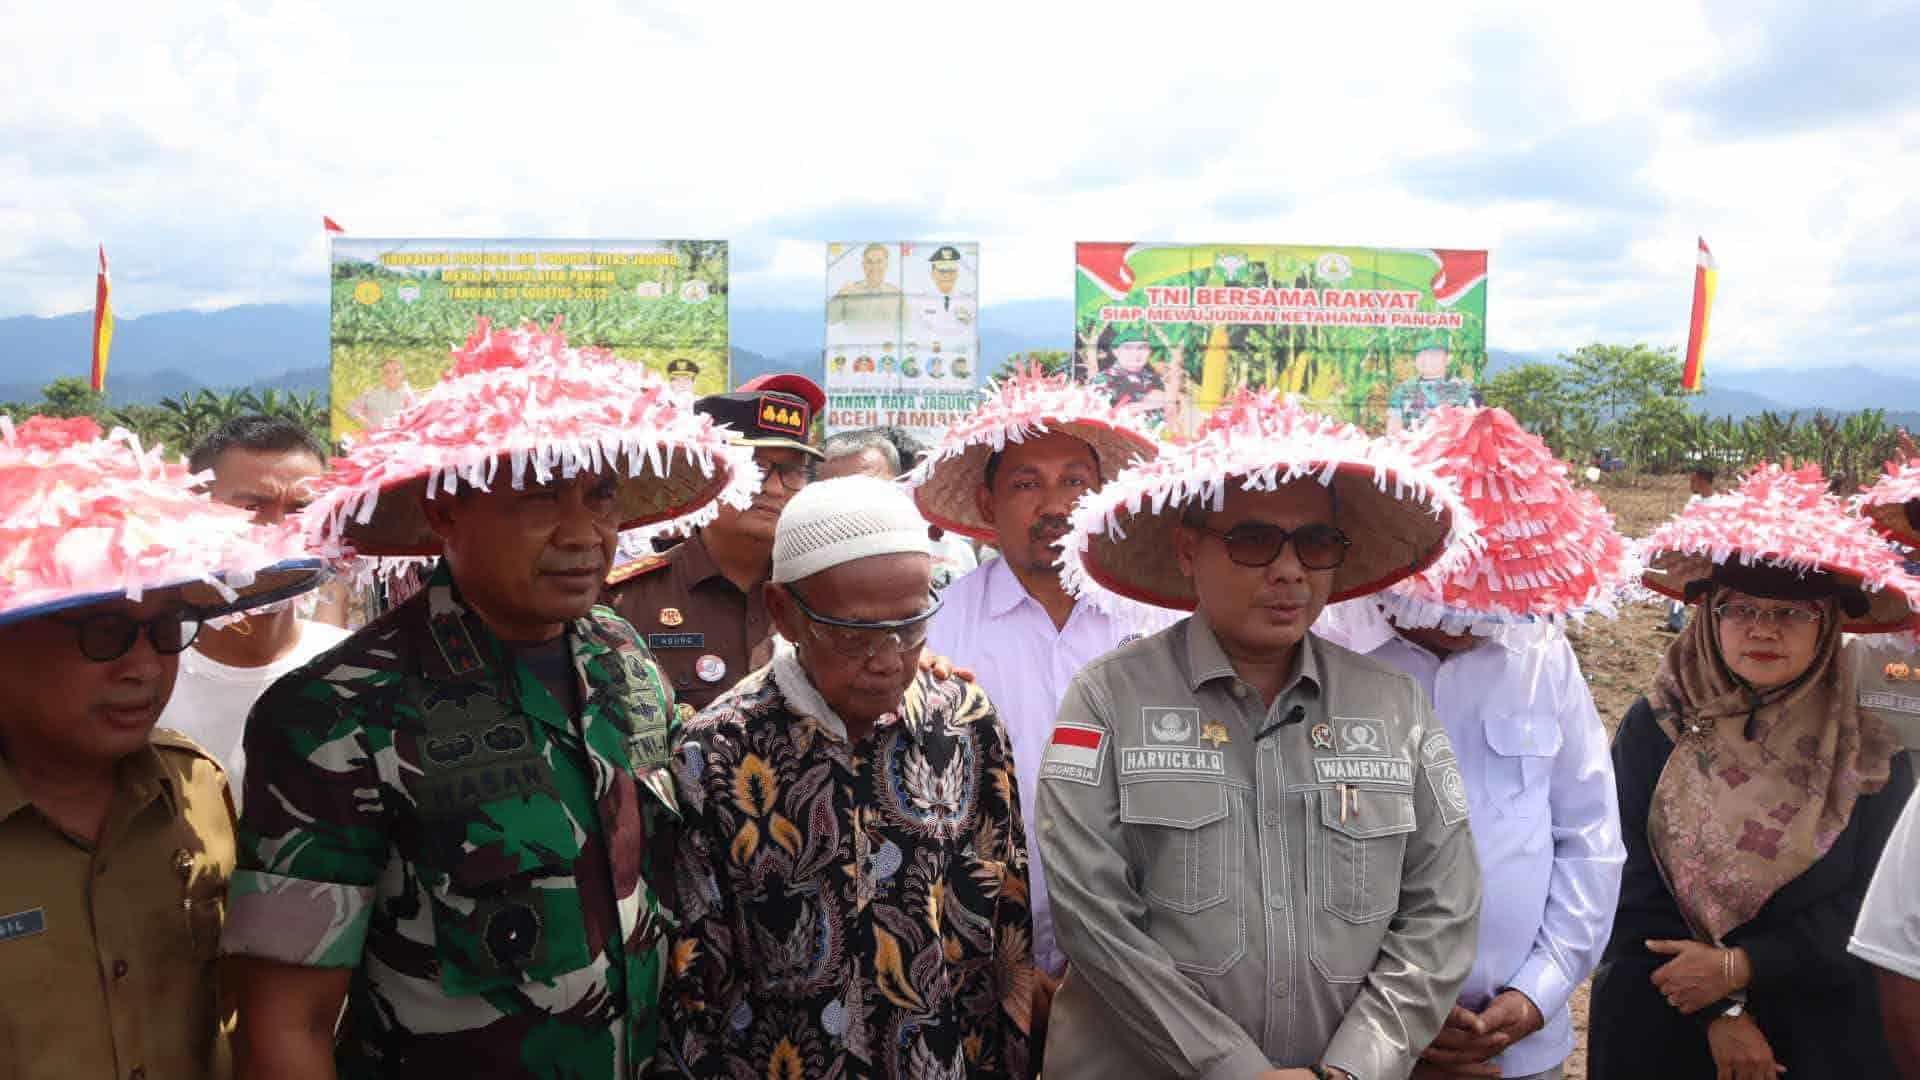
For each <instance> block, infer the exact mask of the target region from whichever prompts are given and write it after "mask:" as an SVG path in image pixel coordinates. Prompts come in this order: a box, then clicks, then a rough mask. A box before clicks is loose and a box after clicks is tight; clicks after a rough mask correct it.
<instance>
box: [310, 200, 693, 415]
mask: <svg viewBox="0 0 1920 1080" xmlns="http://www.w3.org/2000/svg"><path fill="white" fill-rule="evenodd" d="M331 262H332V317H333V323H332V352H333V374H332V382H333V436H334V438H335V439H339V438H341V437H343V436H350V435H352V434H353V433H354V432H356V431H359V430H360V429H361V428H363V427H366V426H369V425H371V424H377V423H380V422H381V421H383V420H385V419H386V418H388V417H390V416H392V415H393V414H394V413H396V412H398V411H400V410H401V409H404V408H406V407H407V406H408V405H410V404H412V403H413V402H414V401H416V400H418V398H419V395H420V394H421V393H423V392H425V391H426V389H427V388H429V387H431V386H432V385H433V384H435V383H437V382H439V381H440V378H441V376H442V374H443V373H444V372H445V371H446V368H447V363H448V350H449V349H451V348H452V347H453V346H455V345H458V344H461V343H463V342H465V341H466V340H467V337H468V335H470V334H472V333H473V330H474V326H475V321H476V319H478V318H479V317H480V316H486V317H488V318H490V319H492V320H493V322H494V324H495V325H507V326H511V325H517V324H518V323H520V322H521V321H522V320H527V319H530V320H532V321H534V322H537V323H539V324H540V325H542V326H546V325H550V324H551V323H552V322H553V321H554V320H555V319H556V318H558V319H559V320H561V323H560V325H561V328H562V330H564V331H565V333H566V335H567V341H568V344H570V345H575V346H595V347H599V348H604V349H609V350H611V351H613V352H614V353H615V354H616V355H618V356H620V357H621V358H623V359H627V360H632V361H635V362H638V363H643V364H645V365H647V366H648V367H649V368H651V369H653V370H655V371H657V372H659V373H660V374H661V375H662V376H663V377H666V378H668V379H669V380H670V381H672V382H673V383H675V385H677V386H678V387H680V388H681V389H684V390H687V391H689V392H691V393H694V394H713V393H721V392H724V391H726V390H727V389H729V387H730V386H731V383H730V382H729V381H728V377H727V355H728V354H727V245H726V242H725V241H720V240H527V239H517V240H516V239H503V240H413V239H403V240H395V239H368V238H362V237H352V236H337V237H335V238H334V240H333V252H332V259H331Z"/></svg>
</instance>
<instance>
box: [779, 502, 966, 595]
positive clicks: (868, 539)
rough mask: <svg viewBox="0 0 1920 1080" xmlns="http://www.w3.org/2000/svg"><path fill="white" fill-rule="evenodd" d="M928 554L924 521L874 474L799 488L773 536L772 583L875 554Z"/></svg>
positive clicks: (786, 581)
mask: <svg viewBox="0 0 1920 1080" xmlns="http://www.w3.org/2000/svg"><path fill="white" fill-rule="evenodd" d="M902 554H913V555H926V554H929V547H928V542H927V520H926V519H925V518H923V517H921V516H920V511H919V510H918V509H916V508H915V507H914V505H913V499H912V498H911V497H909V496H908V495H907V493H906V492H905V491H903V490H901V488H900V487H899V486H898V485H896V484H893V483H890V482H888V481H886V480H881V479H879V478H877V477H872V476H845V477H841V478H840V479H838V480H822V481H819V482H818V483H813V484H808V485H807V486H806V487H804V488H801V489H800V493H799V494H798V495H795V496H794V497H793V498H792V499H791V500H790V501H789V502H788V503H787V508H786V509H785V510H782V511H781V512H780V524H779V525H777V526H775V528H774V532H773V580H774V581H776V582H779V583H780V584H782V585H784V584H787V583H788V582H793V581H799V580H801V579H803V578H809V577H812V576H813V575H815V574H818V573H820V572H821V571H822V570H831V569H833V568H834V567H836V566H839V565H840V564H842V563H849V562H852V561H853V560H855V559H865V558H870V557H872V556H874V555H902Z"/></svg>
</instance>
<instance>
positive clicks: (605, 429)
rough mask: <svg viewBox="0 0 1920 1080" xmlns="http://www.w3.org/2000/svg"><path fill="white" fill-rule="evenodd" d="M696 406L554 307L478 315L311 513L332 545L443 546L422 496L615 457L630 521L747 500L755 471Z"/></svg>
mask: <svg viewBox="0 0 1920 1080" xmlns="http://www.w3.org/2000/svg"><path fill="white" fill-rule="evenodd" d="M691 406H692V402H691V401H690V400H689V399H687V398H686V397H685V396H684V395H676V394H675V393H673V391H672V390H670V389H669V388H668V386H667V384H666V383H665V382H663V381H661V380H660V379H658V378H657V377H655V376H653V375H651V374H649V373H648V372H647V371H646V370H645V369H643V368H642V367H640V365H638V364H632V363H628V362H627V361H624V360H620V359H618V358H617V357H615V356H614V355H613V354H612V353H610V352H607V351H606V350H603V349H575V348H571V347H569V346H568V345H567V339H566V337H565V335H564V334H562V333H561V332H560V329H559V322H558V320H556V321H555V323H554V325H553V326H552V327H550V328H548V329H545V330H542V329H540V328H539V327H537V326H534V325H533V324H531V323H526V324H523V325H521V326H520V327H518V328H517V329H511V330H504V329H496V328H494V327H493V326H492V325H491V324H490V323H489V322H488V320H486V319H484V318H482V319H480V320H479V324H478V327H477V328H476V329H475V330H474V332H473V336H472V337H470V338H468V339H467V343H466V345H465V346H463V347H461V348H457V349H454V350H453V368H452V370H451V372H450V373H449V374H448V376H447V378H446V380H445V381H443V382H441V383H440V384H439V385H438V386H435V387H434V388H433V389H432V390H430V391H428V392H427V394H426V395H425V396H424V397H423V398H422V399H421V400H420V402H419V403H418V404H417V405H415V406H413V407H412V408H410V409H407V410H406V411H404V412H402V413H400V414H399V415H397V416H395V417H393V418H392V419H391V420H389V421H388V422H387V423H385V424H383V425H381V426H379V427H376V428H373V429H370V430H369V431H367V432H365V433H364V434H363V435H362V436H361V439H360V442H359V443H358V444H357V445H355V446H354V448H353V450H352V451H351V452H350V453H349V454H347V455H346V456H345V457H341V458H336V459H335V460H334V462H333V466H332V468H330V469H329V470H328V471H327V475H326V476H324V477H322V478H321V480H320V481H319V483H318V484H316V485H315V495H316V497H315V500H314V502H313V504H312V505H311V506H310V507H309V508H308V509H307V512H306V514H305V515H304V517H305V518H306V520H307V522H308V528H309V532H310V535H311V538H312V540H313V542H314V543H315V545H316V546H318V547H320V548H321V549H322V550H323V551H325V552H327V553H328V554H335V553H345V554H354V555H363V556H393V555H437V554H439V553H440V541H439V539H438V538H437V537H436V536H435V535H434V534H433V531H432V530H431V529H429V528H428V527H427V519H426V514H425V512H424V509H423V507H422V505H421V500H422V499H430V498H433V497H435V496H436V495H440V494H451V493H452V492H454V491H455V490H457V489H458V487H459V485H461V484H467V485H471V486H472V487H476V488H482V489H485V488H487V487H489V486H490V485H492V484H494V483H500V482H507V483H511V484H512V485H513V486H514V487H520V486H521V485H522V484H524V483H526V482H527V480H528V478H530V477H531V478H532V480H533V482H535V483H544V482H546V481H548V480H549V479H551V478H553V477H555V476H559V477H571V476H575V475H578V474H580V473H584V472H601V471H611V472H615V473H617V474H618V475H619V476H620V477H621V480H622V483H621V485H620V490H619V495H618V498H619V501H620V508H621V525H620V527H621V528H622V529H632V528H638V527H641V526H647V525H653V524H663V525H664V523H667V522H673V523H675V524H679V523H680V519H685V518H689V517H691V518H693V519H694V520H693V521H692V524H695V525H697V524H701V523H702V521H701V519H704V518H711V517H712V516H713V515H714V514H715V513H718V511H719V507H718V506H717V505H716V500H717V499H724V500H726V501H728V502H731V503H734V504H736V505H740V506H745V505H747V504H748V503H749V502H750V501H751V499H752V497H753V492H754V490H755V489H756V488H757V487H758V484H759V472H758V470H757V469H756V468H755V467H754V465H753V463H752V458H751V454H752V451H751V450H745V449H740V448H734V447H730V446H728V445H727V440H728V438H729V435H728V433H727V431H726V429H725V428H721V427H717V426H715V425H714V423H713V421H712V420H710V419H709V418H707V417H705V416H701V415H699V414H697V413H695V412H694V411H693V409H692V407H691Z"/></svg>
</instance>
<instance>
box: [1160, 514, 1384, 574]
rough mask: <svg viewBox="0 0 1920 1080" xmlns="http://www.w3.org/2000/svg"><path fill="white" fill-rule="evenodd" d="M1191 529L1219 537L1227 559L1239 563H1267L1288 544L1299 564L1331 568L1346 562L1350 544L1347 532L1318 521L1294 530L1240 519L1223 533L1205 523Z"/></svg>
mask: <svg viewBox="0 0 1920 1080" xmlns="http://www.w3.org/2000/svg"><path fill="white" fill-rule="evenodd" d="M1194 528H1196V529H1198V530H1199V531H1201V532H1203V533H1206V534H1207V535H1208V536H1213V537H1218V538H1219V540H1220V542H1221V543H1222V544H1224V545H1226V548H1227V558H1229V559H1232V560H1233V561H1234V563H1235V564H1236V565H1239V566H1267V565H1270V564H1271V563H1272V562H1273V560H1275V559H1277V558H1279V557H1280V553H1281V552H1282V551H1285V550H1286V549H1287V545H1288V544H1289V543H1291V544H1292V545H1293V554H1294V556H1295V557H1296V558H1298V559H1299V560H1300V565H1301V566H1304V567H1306V568H1307V569H1309V570H1331V569H1333V568H1334V567H1336V566H1339V565H1340V564H1341V563H1343V562H1345V561H1346V559H1347V549H1348V548H1350V547H1352V546H1353V541H1352V540H1349V539H1348V538H1347V534H1346V533H1343V532H1341V531H1340V530H1339V529H1336V528H1334V527H1333V526H1331V525H1325V524H1322V523H1320V522H1317V521H1316V522H1312V523H1310V524H1307V525H1302V526H1300V527H1299V528H1297V529H1286V528H1282V527H1280V526H1278V525H1269V524H1267V523H1265V522H1261V521H1243V522H1240V523H1239V524H1238V525H1235V526H1234V527H1233V528H1231V529H1228V530H1227V531H1226V532H1220V531H1218V530H1215V529H1209V528H1207V527H1206V526H1205V525H1196V526H1194Z"/></svg>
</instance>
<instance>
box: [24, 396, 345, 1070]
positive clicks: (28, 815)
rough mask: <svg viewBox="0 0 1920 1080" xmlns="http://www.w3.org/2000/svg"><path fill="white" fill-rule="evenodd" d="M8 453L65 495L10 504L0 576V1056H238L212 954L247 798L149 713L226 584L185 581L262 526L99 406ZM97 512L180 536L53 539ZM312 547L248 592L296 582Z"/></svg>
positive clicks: (309, 575)
mask: <svg viewBox="0 0 1920 1080" xmlns="http://www.w3.org/2000/svg"><path fill="white" fill-rule="evenodd" d="M29 455H31V456H29ZM143 470H150V471H147V472H146V475H142V473H143ZM0 474H8V475H10V476H12V477H14V478H15V479H16V480H18V481H20V482H22V483H24V484H25V485H26V486H27V487H29V488H31V489H33V490H25V491H20V490H19V489H17V488H16V489H14V490H15V491H16V493H18V494H19V495H20V497H21V502H20V505H37V506H41V507H48V506H52V507H57V508H58V510H59V512H60V520H58V521H45V520H34V521H30V522H16V521H8V520H6V519H5V518H4V517H0V563H7V564H9V565H10V566H12V567H13V568H14V569H13V570H11V571H10V572H9V574H8V575H6V576H5V577H0V688H4V694H5V700H6V707H5V708H0V865H3V866H5V868H6V869H5V872H4V873H0V1076H4V1077H8V1078H10V1080H11V1078H21V1080H36V1078H42V1077H44V1078H48V1080H52V1078H56V1077H58V1078H61V1080H66V1078H69V1077H99V1078H117V1080H146V1078H147V1077H149V1076H151V1077H153V1078H154V1080H162V1078H169V1077H206V1076H225V1075H226V1074H227V1072H228V1068H229V1065H228V1054H227V1046H226V1039H225V1036H224V1035H223V1033H222V1028H223V1024H222V1018H223V1016H225V1015H226V1014H227V1012H228V1010H227V1009H226V1007H225V1005H224V1004H223V1003H222V1001H221V999H220V987H219V982H218V980H217V979H216V977H215V971H214V958H215V954H216V950H217V949H218V947H219V944H220V923H221V914H222V911H223V906H224V900H225V897H226V889H227V877H228V875H229V874H230V873H231V872H232V870H233V865H234V835H233V808H232V804H231V802H230V801H229V800H228V798H227V783H226V776H225V774H224V773H223V772H222V771H221V768H220V766H219V764H218V763H217V762H215V761H214V759H213V758H212V757H211V756H210V755H208V754H207V753H206V751H204V750H202V749H200V747H199V746H197V745H195V744H194V743H193V741H192V740H190V739H188V738H186V737H185V736H183V735H179V734H178V733H175V732H170V731H163V730H156V729H155V728H154V724H155V722H156V721H158V719H159V717H160V712H161V710H162V709H163V708H164V707H165V706H166V704H167V699H168V696H169V695H170V694H171V692H172V690H173V685H174V678H175V674H176V672H177V671H178V669H179V660H180V653H181V652H182V651H183V650H185V649H186V648H187V647H188V646H190V645H192V644H193V641H194V636H195V634H196V633H197V632H198V630H199V626H200V619H201V618H202V617H203V615H205V614H206V611H205V605H219V606H226V605H227V604H228V598H226V597H222V596H219V595H217V594H216V593H215V592H214V590H212V589H210V588H205V587H199V586H196V587H194V588H192V589H187V588H180V587H176V586H179V584H180V582H182V581H192V580H195V579H199V578H201V577H202V576H204V575H207V574H210V573H219V572H222V571H251V570H253V569H255V568H256V566H257V565H258V564H257V563H254V562H251V560H253V559H255V558H257V557H259V556H260V555H261V554H262V553H263V552H264V549H263V548H261V547H258V546H248V544H247V542H246V540H245V538H246V537H247V535H248V533H249V530H250V526H249V525H248V523H247V515H246V514H245V513H244V512H243V511H240V510H235V509H231V508H228V507H221V506H217V505H215V504H214V503H213V502H212V500H210V499H208V498H207V497H206V496H204V495H198V494H194V493H193V492H191V491H190V489H189V487H188V484H187V471H186V469H185V468H184V467H181V466H173V467H172V468H171V469H169V468H167V467H165V466H162V465H160V464H159V463H158V462H157V461H145V462H143V461H142V460H141V459H140V457H139V455H138V453H137V451H136V450H135V449H134V448H133V446H132V445H131V443H130V441H127V442H114V441H110V440H104V439H100V438H99V430H98V429H97V428H92V427H91V422H86V423H79V424H71V425H69V424H64V423H61V422H48V421H45V420H41V419H39V418H34V419H30V420H28V421H27V422H26V423H24V424H22V425H21V426H20V429H19V430H18V432H17V433H16V434H15V436H14V437H13V438H12V439H10V440H7V441H5V442H0ZM55 491H62V492H63V493H64V494H63V497H62V498H60V499H59V500H57V501H55V500H51V499H49V498H48V496H49V495H50V494H52V493H53V492H55ZM35 516H36V517H38V513H37V512H36V515H35ZM99 529H106V530H116V531H117V530H126V531H128V532H132V531H135V530H139V531H143V532H145V533H146V534H147V535H149V536H152V537H154V540H155V547H154V548H153V549H149V550H161V551H167V552H169V554H167V555H164V556H162V557H161V558H160V559H159V560H154V559H151V558H147V559H143V560H142V561H141V562H140V563H137V564H136V563H133V562H131V561H129V560H125V559H123V558H122V557H121V556H120V555H119V553H118V552H117V551H115V550H112V549H108V550H106V551H99V552H96V554H95V556H94V558H93V559H92V560H90V563H91V564H88V563H87V562H83V561H82V559H80V558H76V557H74V555H73V554H71V553H70V551H71V549H62V550H60V551H59V552H56V550H55V545H56V544H57V543H59V542H60V541H61V540H62V538H64V537H65V536H67V535H70V534H85V533H86V532H88V531H89V530H99ZM189 538H191V539H189ZM179 552H190V553H191V554H175V553H179ZM284 553H287V554H290V552H284ZM143 554H145V553H144V552H143ZM240 560H249V561H247V562H242V561H240ZM262 561H270V559H264V560H262ZM317 567H318V564H311V565H309V566H307V567H305V568H303V569H298V570H291V569H290V570H287V571H285V572H273V573H268V574H265V575H261V576H260V577H258V578H257V579H255V584H254V585H253V586H251V587H250V590H249V591H250V593H253V594H261V598H262V599H267V600H271V599H275V598H279V597H285V596H290V595H292V594H293V593H294V592H296V591H299V589H300V588H303V587H304V586H306V585H308V584H313V583H317V579H318V573H317ZM130 585H135V586H140V587H142V588H143V589H144V590H145V592H144V595H143V596H142V598H141V599H140V600H138V601H135V600H132V599H129V598H128V597H127V595H126V590H127V589H128V588H129V586H130ZM267 593H272V594H274V595H265V594H267ZM196 604H198V605H202V606H201V607H196V606H195V605H196Z"/></svg>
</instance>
